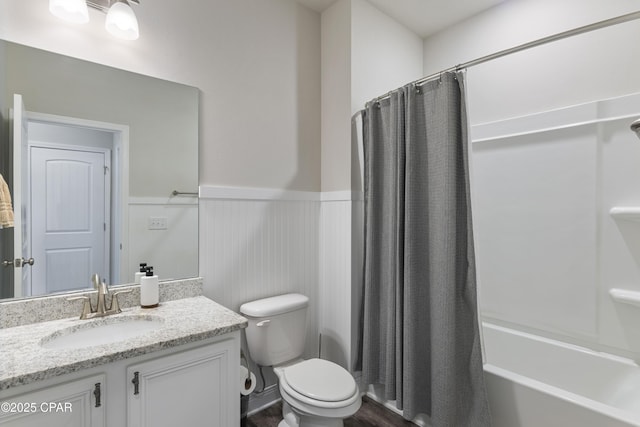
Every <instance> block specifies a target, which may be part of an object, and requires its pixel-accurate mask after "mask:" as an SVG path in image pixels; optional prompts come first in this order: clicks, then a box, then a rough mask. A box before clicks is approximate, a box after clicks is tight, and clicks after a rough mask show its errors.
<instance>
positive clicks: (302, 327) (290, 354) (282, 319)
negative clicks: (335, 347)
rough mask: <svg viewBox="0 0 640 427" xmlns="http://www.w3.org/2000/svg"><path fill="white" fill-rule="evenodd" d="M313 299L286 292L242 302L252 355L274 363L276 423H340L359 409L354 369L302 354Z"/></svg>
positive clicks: (285, 426) (324, 426) (337, 426)
mask: <svg viewBox="0 0 640 427" xmlns="http://www.w3.org/2000/svg"><path fill="white" fill-rule="evenodd" d="M308 306H309V298H307V297H306V296H304V295H300V294H286V295H279V296H276V297H271V298H264V299H260V300H257V301H252V302H248V303H245V304H243V305H242V306H241V307H240V313H242V315H243V316H245V317H246V318H247V320H248V321H249V326H248V327H247V329H246V330H245V332H246V335H247V345H248V347H249V354H250V355H251V358H252V359H253V361H254V362H256V363H257V364H258V365H261V366H272V367H273V371H274V372H275V374H276V376H277V377H278V383H279V388H280V395H281V396H282V415H283V420H282V421H280V424H278V427H342V426H343V422H342V420H343V419H344V418H347V417H350V416H352V415H353V414H355V413H356V411H357V410H358V409H360V405H361V403H362V399H361V397H360V390H358V385H357V384H356V382H355V381H354V379H353V377H352V376H351V374H350V373H349V372H348V371H347V370H345V369H344V368H342V367H341V366H339V365H337V364H335V363H333V362H330V361H328V360H323V359H316V358H314V359H307V360H304V359H302V358H301V356H302V353H303V351H304V343H305V337H306V318H307V308H308Z"/></svg>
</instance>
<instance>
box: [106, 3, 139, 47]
mask: <svg viewBox="0 0 640 427" xmlns="http://www.w3.org/2000/svg"><path fill="white" fill-rule="evenodd" d="M104 26H105V28H106V29H107V31H109V32H110V33H111V34H113V35H114V36H116V37H119V38H121V39H125V40H136V39H137V38H138V37H139V36H140V32H139V30H138V20H137V19H136V15H135V13H133V9H131V6H129V3H127V2H126V1H125V0H118V1H117V2H116V3H114V4H113V5H112V6H111V7H110V8H109V12H107V20H106V21H105V24H104Z"/></svg>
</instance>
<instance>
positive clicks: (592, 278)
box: [472, 94, 640, 360]
mask: <svg viewBox="0 0 640 427" xmlns="http://www.w3.org/2000/svg"><path fill="white" fill-rule="evenodd" d="M638 117H640V94H630V95H626V96H622V97H618V98H612V99H605V100H600V101H594V102H589V103H586V104H580V105H575V106H571V107H567V108H562V109H558V110H550V111H545V112H541V113H537V114H531V115H528V116H523V117H517V118H513V119H508V120H503V121H499V122H494V123H487V124H483V125H477V126H474V127H473V128H472V140H473V144H472V152H473V154H472V162H473V184H474V190H475V194H474V221H475V224H476V227H475V230H476V235H477V241H478V245H477V256H478V272H479V273H478V277H479V278H480V281H481V283H480V292H479V297H480V307H481V315H482V317H483V319H485V320H488V321H491V322H496V323H499V324H505V325H511V326H513V327H514V328H517V329H522V330H525V331H536V333H539V334H541V335H544V336H547V337H550V338H555V339H559V340H562V341H565V342H569V343H574V344H579V345H582V346H584V347H588V348H591V349H594V350H596V351H604V352H608V353H612V354H616V355H618V356H622V357H626V358H631V359H635V360H639V359H640V329H639V328H638V327H637V325H638V324H639V323H640V309H638V308H637V307H634V306H633V305H629V304H626V303H624V302H623V301H622V300H621V299H620V298H612V297H611V295H610V292H611V290H612V289H621V290H625V291H629V292H632V293H636V292H640V286H639V285H638V283H640V271H639V270H638V262H639V261H640V245H639V244H638V242H640V224H639V223H638V222H637V221H633V220H630V218H633V217H634V212H635V210H636V209H637V207H638V206H640V192H639V191H638V187H637V182H639V181H640V168H638V163H637V162H638V159H640V144H639V143H638V139H637V137H636V135H635V134H634V133H633V132H631V131H630V130H629V125H630V124H631V123H632V122H633V121H634V120H636V119H637V118H638ZM614 294H615V292H614ZM486 348H487V349H489V346H488V345H487V346H486ZM489 350H490V349H489Z"/></svg>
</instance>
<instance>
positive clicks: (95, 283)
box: [91, 273, 100, 291]
mask: <svg viewBox="0 0 640 427" xmlns="http://www.w3.org/2000/svg"><path fill="white" fill-rule="evenodd" d="M91 283H93V288H94V289H95V290H96V291H97V290H99V289H100V276H98V274H97V273H94V274H92V275H91Z"/></svg>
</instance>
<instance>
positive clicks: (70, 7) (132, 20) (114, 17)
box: [49, 0, 140, 40]
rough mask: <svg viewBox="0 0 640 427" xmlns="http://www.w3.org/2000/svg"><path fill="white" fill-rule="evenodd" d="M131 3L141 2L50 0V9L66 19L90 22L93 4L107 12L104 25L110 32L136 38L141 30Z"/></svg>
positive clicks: (132, 0) (124, 37)
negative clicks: (89, 7) (90, 8)
mask: <svg viewBox="0 0 640 427" xmlns="http://www.w3.org/2000/svg"><path fill="white" fill-rule="evenodd" d="M130 3H135V4H140V0H49V11H50V12H51V13H52V14H53V15H55V16H57V17H58V18H60V19H64V20H65V21H69V22H74V23H82V24H84V23H87V22H89V12H88V9H87V6H91V7H92V8H94V9H98V10H99V11H101V12H103V13H106V14H107V18H106V20H105V25H104V26H105V29H106V30H107V31H108V32H109V33H110V34H112V35H114V36H116V37H118V38H121V39H125V40H136V39H137V38H138V37H140V31H139V28H138V19H137V18H136V14H135V13H134V12H133V9H132V8H131V5H130Z"/></svg>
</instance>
